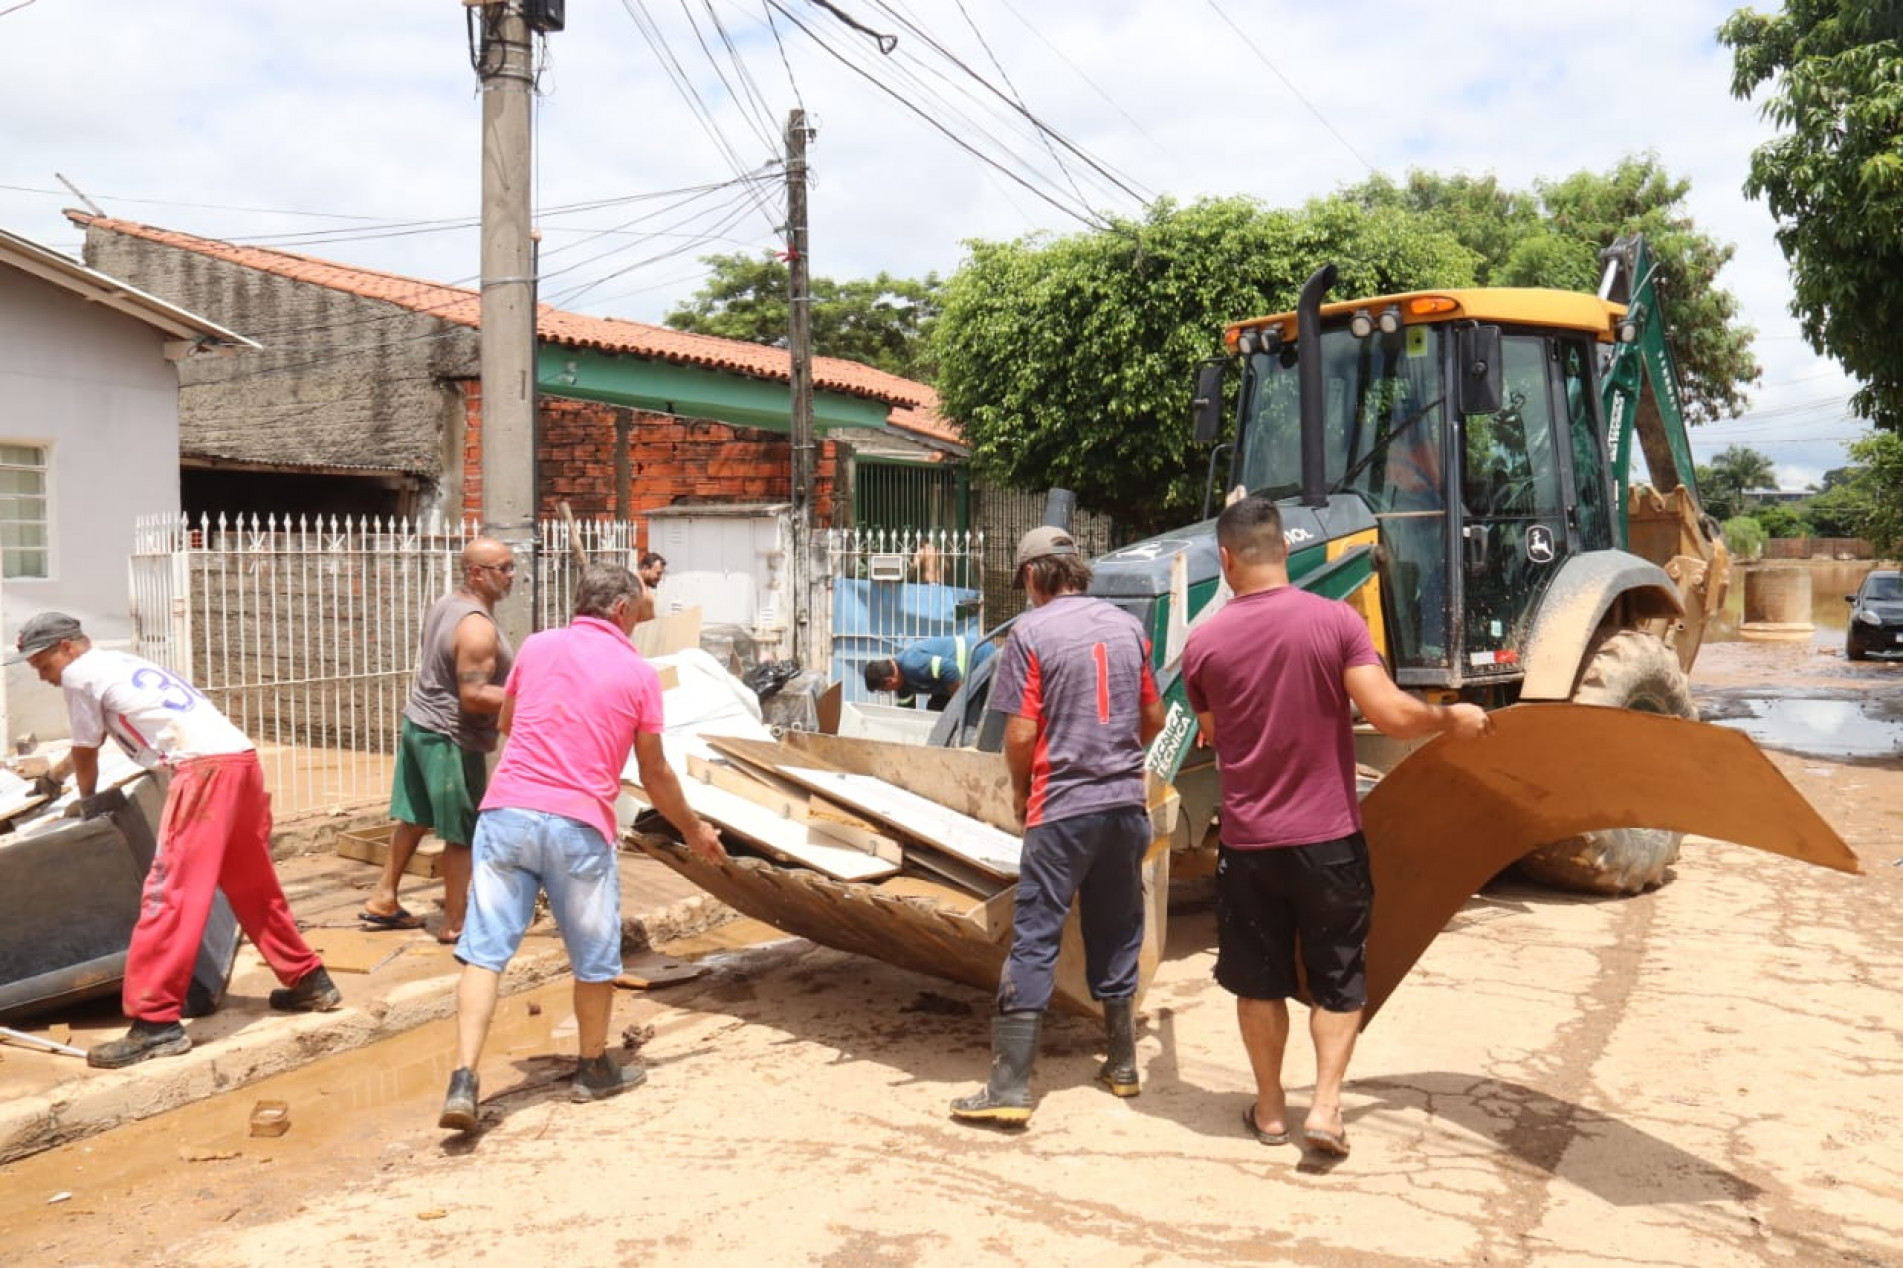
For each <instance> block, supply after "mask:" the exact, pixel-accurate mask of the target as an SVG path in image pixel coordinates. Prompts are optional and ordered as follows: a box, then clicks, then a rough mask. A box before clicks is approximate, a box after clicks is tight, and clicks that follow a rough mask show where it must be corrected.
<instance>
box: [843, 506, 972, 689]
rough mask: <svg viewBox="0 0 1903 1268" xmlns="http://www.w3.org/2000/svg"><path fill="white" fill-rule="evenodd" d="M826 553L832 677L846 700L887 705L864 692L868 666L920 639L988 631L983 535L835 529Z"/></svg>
mask: <svg viewBox="0 0 1903 1268" xmlns="http://www.w3.org/2000/svg"><path fill="white" fill-rule="evenodd" d="M826 554H827V570H828V572H829V573H830V574H831V576H832V611H831V613H830V614H829V616H830V622H829V624H830V629H831V646H832V654H831V664H830V670H831V673H832V676H833V678H835V679H837V680H838V681H839V682H840V683H841V684H842V694H843V695H844V697H845V698H846V699H847V700H868V699H884V698H885V697H884V696H883V695H882V694H881V695H875V694H874V693H870V692H868V691H867V690H866V686H865V665H866V662H867V661H871V660H879V659H883V658H885V657H889V656H893V655H896V654H897V653H898V652H900V651H902V650H903V649H904V648H905V647H906V646H907V645H909V644H911V643H913V642H916V641H917V640H919V639H921V638H931V637H935V636H938V635H944V634H966V635H972V636H975V635H977V634H979V633H982V632H983V631H984V630H985V628H986V622H985V601H984V595H985V586H984V563H985V561H984V534H983V533H973V532H954V531H949V530H929V531H917V532H906V531H900V532H894V531H888V530H882V529H870V530H866V529H834V530H833V531H831V532H830V533H828V534H827V536H826Z"/></svg>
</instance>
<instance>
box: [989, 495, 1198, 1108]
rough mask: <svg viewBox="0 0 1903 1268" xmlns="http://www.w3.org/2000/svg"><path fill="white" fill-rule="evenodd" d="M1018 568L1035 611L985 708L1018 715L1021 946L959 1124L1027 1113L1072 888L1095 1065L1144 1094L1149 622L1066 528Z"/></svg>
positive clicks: (1014, 731) (1014, 776)
mask: <svg viewBox="0 0 1903 1268" xmlns="http://www.w3.org/2000/svg"><path fill="white" fill-rule="evenodd" d="M1017 567H1018V572H1017V580H1016V582H1015V583H1014V584H1016V585H1018V586H1021V587H1022V588H1023V589H1024V590H1025V591H1026V593H1027V594H1028V595H1029V597H1030V600H1031V611H1029V612H1027V613H1025V614H1024V615H1023V616H1021V617H1019V618H1018V620H1017V623H1016V624H1015V625H1013V626H1012V627H1011V641H1010V642H1009V643H1007V644H1006V645H1005V649H1004V651H1002V652H1000V653H999V656H998V659H999V665H998V670H997V676H996V678H995V679H994V680H993V682H992V687H991V697H990V706H991V708H993V709H997V710H999V711H1000V712H1003V713H1006V714H1008V715H1010V716H1009V719H1008V721H1006V723H1005V728H1004V756H1005V763H1006V765H1007V766H1009V767H1010V770H1011V785H1012V789H1013V792H1014V793H1015V794H1016V799H1017V813H1018V820H1019V821H1020V822H1021V823H1023V824H1024V851H1023V854H1022V856H1021V858H1020V861H1019V864H1018V892H1017V905H1016V908H1015V910H1014V915H1013V917H1012V929H1011V950H1010V953H1009V955H1008V957H1007V958H1006V960H1005V964H1004V971H1003V973H1002V974H1001V975H1000V978H999V981H998V1015H997V1018H996V1020H995V1021H994V1022H993V1024H992V1038H991V1078H990V1080H989V1081H988V1082H987V1083H986V1085H985V1086H984V1087H983V1088H981V1089H979V1090H978V1091H977V1092H974V1093H972V1094H971V1095H970V1096H961V1097H959V1098H958V1099H957V1100H955V1101H953V1102H952V1115H953V1116H954V1117H956V1118H958V1119H960V1120H962V1121H965V1122H980V1123H997V1124H1001V1125H1004V1126H1011V1127H1022V1126H1023V1125H1024V1124H1025V1123H1028V1122H1029V1121H1030V1120H1031V1088H1030V1081H1031V1064H1032V1062H1033V1061H1034V1060H1035V1058H1036V1056H1037V1036H1038V1030H1039V1029H1040V1027H1041V1026H1042V1023H1043V1019H1044V1009H1045V1007H1046V1005H1048V1004H1049V1003H1050V999H1051V981H1052V974H1053V972H1054V971H1055V969H1056V967H1057V951H1058V945H1059V942H1060V940H1061V939H1062V936H1063V932H1064V921H1065V919H1066V917H1068V916H1069V914H1070V907H1071V901H1072V900H1073V899H1076V900H1077V902H1078V915H1079V919H1080V921H1081V923H1082V926H1083V935H1084V966H1085V974H1086V977H1087V979H1088V982H1089V985H1090V993H1091V996H1092V997H1093V998H1095V999H1097V1000H1099V1001H1101V1002H1102V1004H1103V1010H1104V1027H1105V1031H1106V1035H1107V1038H1108V1048H1109V1056H1108V1059H1107V1060H1106V1061H1105V1062H1104V1064H1103V1068H1102V1069H1101V1070H1100V1071H1098V1074H1097V1077H1098V1078H1099V1079H1101V1080H1102V1081H1103V1082H1104V1083H1106V1084H1108V1085H1109V1087H1110V1090H1111V1091H1112V1092H1113V1093H1115V1094H1116V1095H1118V1096H1135V1095H1136V1094H1137V1092H1138V1091H1139V1090H1140V1089H1139V1085H1138V1081H1137V1068H1136V1033H1135V1018H1134V1017H1133V1015H1132V1007H1133V1004H1134V1000H1135V996H1136V988H1137V955H1138V952H1139V951H1140V950H1141V949H1142V946H1143V852H1144V850H1145V849H1147V848H1148V846H1149V843H1150V817H1149V813H1148V811H1147V810H1146V809H1145V803H1146V799H1145V796H1144V783H1143V755H1144V749H1145V748H1146V747H1147V746H1148V744H1149V742H1150V741H1151V740H1152V739H1153V738H1155V736H1156V733H1157V732H1158V731H1160V730H1162V729H1163V706H1162V702H1161V700H1160V699H1159V697H1158V696H1157V691H1156V679H1155V677H1154V676H1153V675H1152V674H1151V672H1150V648H1149V644H1148V642H1147V641H1146V640H1145V639H1144V637H1143V627H1142V626H1141V625H1139V624H1138V623H1137V620H1136V618H1135V617H1133V616H1131V615H1130V614H1129V613H1128V612H1125V611H1123V610H1122V609H1121V608H1117V607H1113V606H1111V605H1110V604H1108V603H1105V602H1104V601H1103V600H1102V599H1092V598H1089V597H1087V596H1086V595H1085V594H1084V591H1085V589H1086V588H1088V587H1089V585H1090V565H1089V564H1087V563H1085V562H1084V560H1083V558H1082V556H1080V555H1079V554H1078V553H1077V543H1076V541H1074V540H1073V539H1072V538H1071V535H1070V534H1069V533H1067V532H1065V531H1063V530H1062V529H1058V528H1034V529H1032V530H1031V531H1030V532H1028V533H1026V534H1025V535H1024V539H1023V541H1021V542H1019V543H1018V557H1017Z"/></svg>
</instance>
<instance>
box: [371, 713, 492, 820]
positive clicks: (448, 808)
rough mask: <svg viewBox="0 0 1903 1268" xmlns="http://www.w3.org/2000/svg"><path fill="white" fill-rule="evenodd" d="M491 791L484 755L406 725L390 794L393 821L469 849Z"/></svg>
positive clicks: (404, 720) (487, 766) (417, 727)
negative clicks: (484, 796)
mask: <svg viewBox="0 0 1903 1268" xmlns="http://www.w3.org/2000/svg"><path fill="white" fill-rule="evenodd" d="M488 787H489V764H488V762H487V761H486V760H485V758H484V755H483V754H481V753H474V752H471V751H470V750H468V749H466V748H462V747H460V746H459V745H458V744H457V743H456V741H454V740H452V739H450V738H449V737H448V736H447V735H439V734H437V733H436V732H435V731H429V730H425V729H424V728H422V727H420V726H418V725H416V723H414V722H412V721H410V720H409V719H408V718H405V719H403V735H402V738H401V739H399V740H398V741H397V747H396V782H395V784H394V785H393V786H392V787H391V789H390V817H391V818H392V819H397V820H400V821H402V822H404V823H414V824H416V825H417V826H419V827H424V828H428V829H430V830H431V831H433V832H434V833H436V835H437V836H439V837H441V838H442V839H443V840H444V841H447V842H448V843H449V844H451V845H468V844H469V843H470V841H471V840H473V839H474V837H475V833H476V807H478V806H479V805H481V804H482V794H483V793H484V792H486V791H487V790H488Z"/></svg>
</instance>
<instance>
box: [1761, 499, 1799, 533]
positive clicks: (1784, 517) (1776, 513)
mask: <svg viewBox="0 0 1903 1268" xmlns="http://www.w3.org/2000/svg"><path fill="white" fill-rule="evenodd" d="M1751 518H1753V519H1755V520H1756V521H1757V522H1758V527H1759V528H1762V529H1763V530H1764V531H1765V534H1766V535H1767V536H1770V537H1809V536H1810V535H1811V527H1810V524H1809V523H1808V522H1806V521H1805V519H1804V517H1803V516H1802V515H1799V514H1798V513H1797V512H1796V511H1794V510H1792V509H1791V508H1790V507H1788V506H1784V505H1782V504H1779V503H1775V502H1774V503H1772V504H1771V505H1770V506H1761V507H1759V508H1758V509H1757V510H1755V511H1753V512H1752V513H1751Z"/></svg>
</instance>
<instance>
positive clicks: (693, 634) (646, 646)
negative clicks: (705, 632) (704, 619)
mask: <svg viewBox="0 0 1903 1268" xmlns="http://www.w3.org/2000/svg"><path fill="white" fill-rule="evenodd" d="M631 637H632V639H633V640H634V649H635V650H636V651H638V652H640V653H641V655H643V656H645V657H647V658H648V659H649V660H652V659H654V658H655V657H656V656H672V655H673V654H674V653H675V652H679V651H685V650H686V649H687V648H690V647H699V646H700V608H699V607H698V606H696V607H691V608H686V609H684V610H682V611H680V612H669V613H667V614H666V615H665V616H657V617H655V618H654V619H653V620H651V621H643V622H641V623H640V624H639V625H637V626H635V627H634V633H633V635H631Z"/></svg>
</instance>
